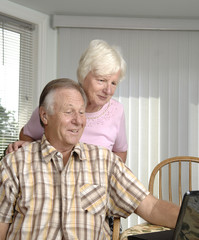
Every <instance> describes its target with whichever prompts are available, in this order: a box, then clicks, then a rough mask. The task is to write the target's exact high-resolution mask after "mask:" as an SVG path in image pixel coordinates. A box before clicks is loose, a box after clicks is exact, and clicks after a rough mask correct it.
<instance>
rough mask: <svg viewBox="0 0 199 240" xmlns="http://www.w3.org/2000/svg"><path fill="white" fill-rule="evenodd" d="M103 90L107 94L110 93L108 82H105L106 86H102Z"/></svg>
mask: <svg viewBox="0 0 199 240" xmlns="http://www.w3.org/2000/svg"><path fill="white" fill-rule="evenodd" d="M104 92H105V93H106V94H109V95H110V94H111V93H112V88H111V85H110V84H106V86H105V87H104Z"/></svg>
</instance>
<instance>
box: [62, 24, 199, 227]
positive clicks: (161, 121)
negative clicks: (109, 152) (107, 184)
mask: <svg viewBox="0 0 199 240" xmlns="http://www.w3.org/2000/svg"><path fill="white" fill-rule="evenodd" d="M92 39H104V40H106V41H107V42H108V43H109V44H113V45H117V46H120V48H121V51H122V53H123V56H124V58H125V60H126V62H127V65H128V69H127V74H126V77H125V79H124V80H123V82H121V84H120V85H119V87H118V89H117V92H116V94H115V96H114V97H115V98H116V99H118V100H119V101H120V102H121V103H123V105H124V108H125V114H126V130H127V137H128V144H129V149H128V160H127V165H128V166H129V167H130V168H131V169H132V171H133V172H134V173H135V175H136V176H137V177H138V178H139V179H140V180H141V181H142V182H143V184H144V185H145V186H146V187H147V188H148V181H149V177H150V173H151V171H152V169H153V168H154V166H155V165H156V164H157V163H158V162H160V161H162V160H163V159H165V158H168V157H173V156H177V155H191V156H198V155H199V153H198V145H199V128H198V125H199V107H198V105H199V32H198V31H160V30H119V29H115V30H110V29H87V28H59V31H58V76H59V77H70V78H73V79H76V69H77V64H78V60H79V58H80V55H81V53H82V52H83V51H84V50H85V49H86V47H87V46H88V44H89V42H90V41H91V40H92ZM194 174H195V175H194V186H193V188H195V189H198V185H199V180H198V168H196V167H195V168H194ZM174 175H175V174H174ZM183 177H184V178H185V177H186V173H185V174H184V176H183ZM185 182H186V181H185ZM185 190H187V189H186V187H185V189H184V191H185ZM137 222H140V219H137V217H136V216H135V215H133V216H131V217H130V218H128V220H126V221H124V223H123V225H124V228H126V227H130V226H132V225H134V224H137Z"/></svg>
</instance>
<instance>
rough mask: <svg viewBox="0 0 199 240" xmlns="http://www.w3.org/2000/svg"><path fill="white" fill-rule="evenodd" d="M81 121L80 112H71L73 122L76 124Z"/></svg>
mask: <svg viewBox="0 0 199 240" xmlns="http://www.w3.org/2000/svg"><path fill="white" fill-rule="evenodd" d="M82 121H83V117H82V114H81V113H77V112H76V113H74V114H73V122H74V123H76V124H81V123H82Z"/></svg>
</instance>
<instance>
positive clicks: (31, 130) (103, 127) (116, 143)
mask: <svg viewBox="0 0 199 240" xmlns="http://www.w3.org/2000/svg"><path fill="white" fill-rule="evenodd" d="M23 133H24V134H25V135H28V136H30V137H31V138H33V139H35V140H38V139H41V137H42V135H43V133H44V129H43V127H42V126H41V124H40V119H39V111H38V108H36V109H35V111H34V112H33V114H32V116H31V118H30V120H29V121H28V123H27V124H26V125H25V126H24V130H23ZM80 142H85V143H88V144H94V145H99V146H102V147H106V148H108V149H109V150H111V151H114V152H126V151H127V148H128V144H127V139H126V128H125V116H124V109H123V106H122V104H121V103H119V102H118V101H116V100H114V99H111V100H110V101H109V102H108V103H107V104H105V105H104V106H103V107H102V109H100V111H98V112H94V113H86V127H85V129H84V132H83V135H82V137H81V139H80Z"/></svg>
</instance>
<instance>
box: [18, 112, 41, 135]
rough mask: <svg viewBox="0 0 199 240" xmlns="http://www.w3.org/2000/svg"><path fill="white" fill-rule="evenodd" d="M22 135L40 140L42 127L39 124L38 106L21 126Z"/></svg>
mask: <svg viewBox="0 0 199 240" xmlns="http://www.w3.org/2000/svg"><path fill="white" fill-rule="evenodd" d="M23 133H24V135H27V136H29V137H31V138H32V139H34V140H40V139H41V138H42V135H43V133H44V128H43V127H42V126H41V123H40V117H39V107H37V108H36V109H35V110H34V112H33V113H32V116H31V118H30V120H29V121H28V122H27V123H26V125H25V126H24V128H23Z"/></svg>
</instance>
